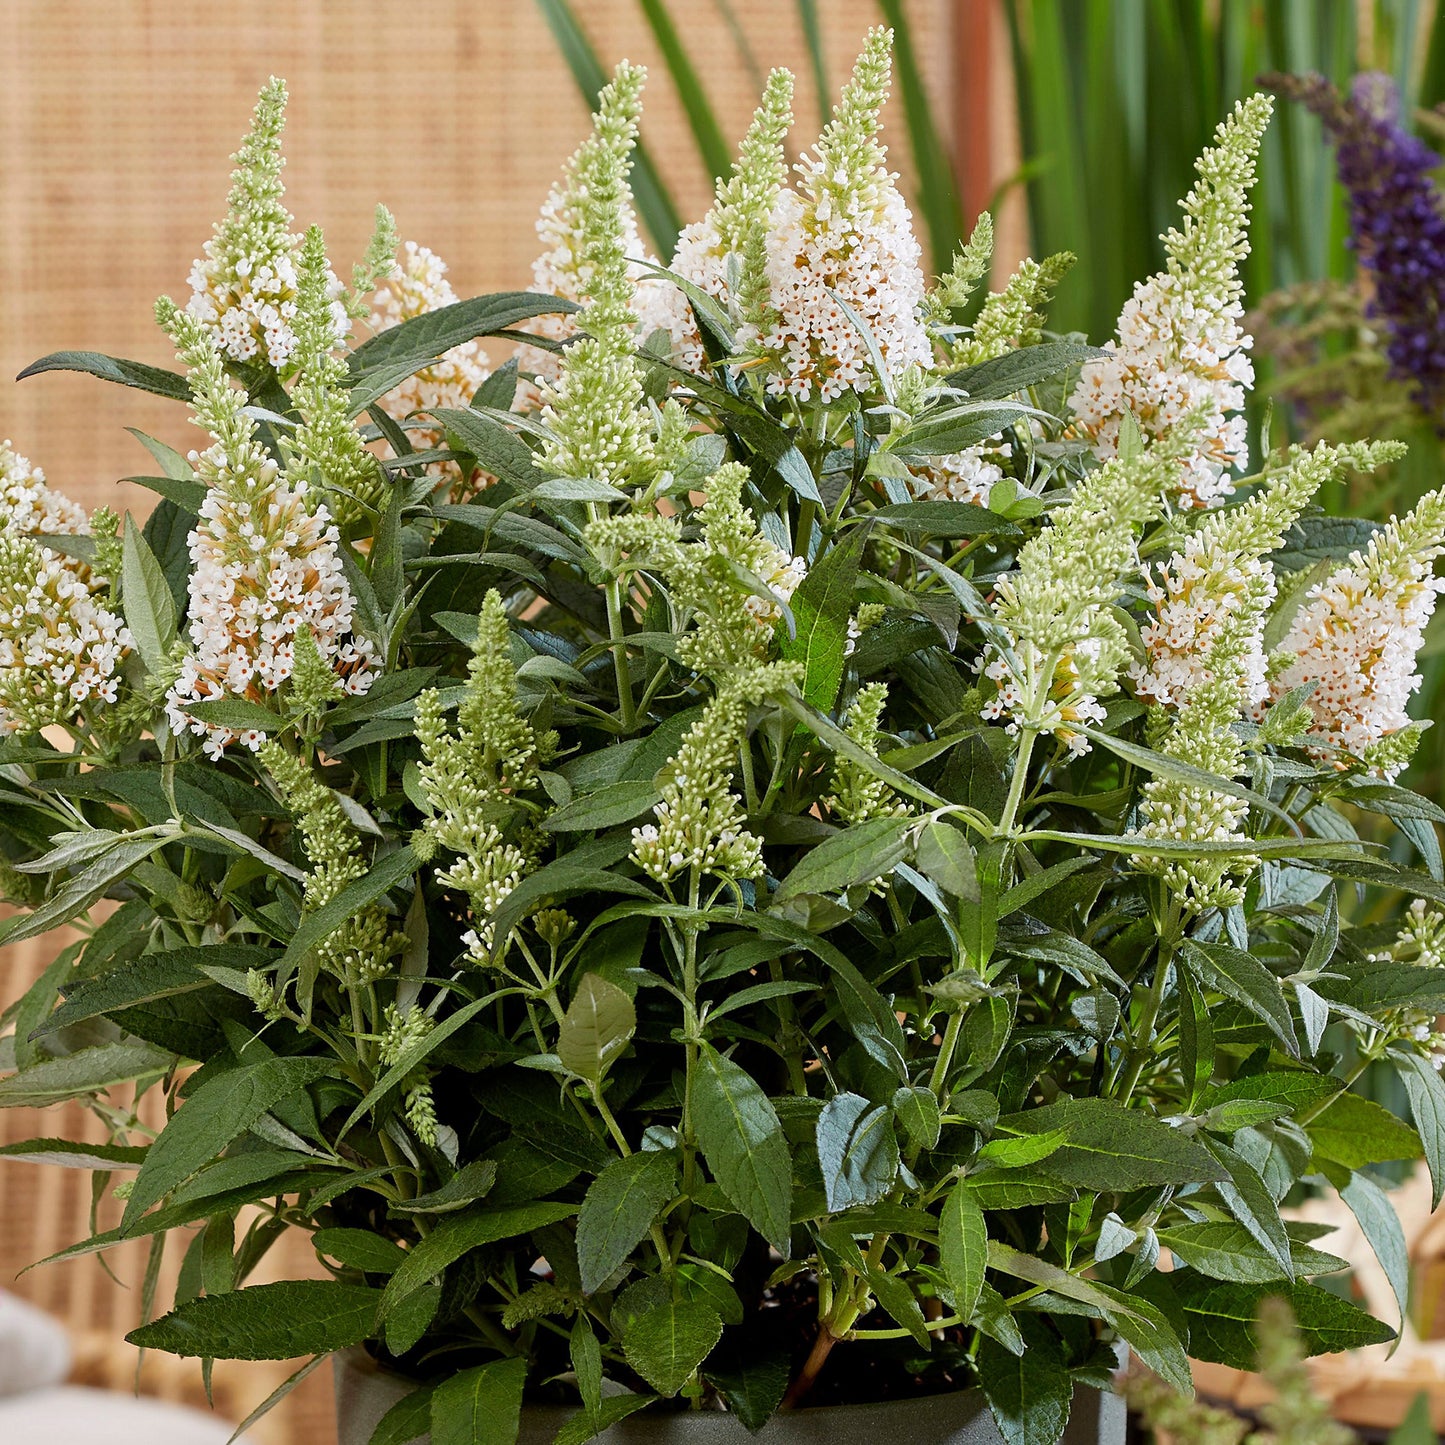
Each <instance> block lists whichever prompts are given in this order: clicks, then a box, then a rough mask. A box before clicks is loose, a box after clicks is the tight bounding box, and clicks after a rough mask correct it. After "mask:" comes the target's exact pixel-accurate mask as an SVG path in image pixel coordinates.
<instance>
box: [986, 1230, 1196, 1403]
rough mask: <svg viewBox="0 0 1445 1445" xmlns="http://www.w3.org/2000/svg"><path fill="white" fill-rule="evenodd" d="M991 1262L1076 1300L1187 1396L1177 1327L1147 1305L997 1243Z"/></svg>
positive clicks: (992, 1243)
mask: <svg viewBox="0 0 1445 1445" xmlns="http://www.w3.org/2000/svg"><path fill="white" fill-rule="evenodd" d="M988 1262H989V1264H990V1265H991V1266H992V1267H993V1268H994V1269H997V1270H1001V1271H1003V1273H1005V1274H1011V1275H1013V1276H1014V1277H1015V1278H1017V1279H1026V1280H1028V1281H1030V1283H1032V1284H1040V1285H1043V1286H1045V1287H1046V1288H1047V1289H1048V1290H1049V1291H1050V1292H1051V1293H1053V1294H1056V1295H1059V1296H1061V1297H1062V1298H1063V1299H1069V1300H1075V1301H1077V1302H1078V1303H1080V1304H1083V1305H1085V1306H1087V1307H1088V1309H1089V1311H1090V1312H1091V1313H1093V1314H1095V1315H1097V1316H1098V1317H1099V1318H1101V1319H1103V1320H1106V1321H1107V1322H1108V1323H1109V1324H1111V1325H1113V1327H1114V1328H1115V1330H1117V1331H1118V1333H1119V1334H1120V1335H1122V1336H1123V1337H1124V1338H1125V1339H1126V1340H1127V1341H1128V1342H1129V1343H1130V1344H1131V1345H1133V1346H1134V1348H1135V1350H1136V1351H1137V1352H1138V1354H1139V1356H1140V1358H1141V1359H1142V1360H1143V1361H1144V1363H1145V1364H1147V1365H1148V1366H1149V1368H1150V1369H1152V1370H1153V1371H1154V1372H1155V1373H1156V1374H1158V1375H1161V1376H1162V1377H1163V1378H1164V1379H1165V1380H1167V1381H1168V1382H1169V1384H1170V1386H1171V1387H1172V1388H1174V1389H1175V1390H1178V1391H1180V1392H1181V1393H1182V1394H1185V1395H1188V1394H1191V1393H1192V1392H1193V1387H1194V1382H1193V1380H1192V1378H1191V1376H1190V1373H1189V1360H1188V1358H1187V1357H1186V1355H1185V1353H1184V1347H1183V1345H1181V1344H1180V1342H1179V1337H1178V1336H1177V1335H1176V1334H1175V1333H1174V1330H1173V1327H1172V1326H1171V1325H1170V1324H1169V1322H1168V1321H1167V1320H1166V1319H1165V1318H1164V1316H1163V1315H1162V1314H1161V1313H1160V1312H1159V1310H1157V1309H1156V1308H1155V1307H1154V1306H1153V1305H1152V1304H1150V1303H1149V1302H1148V1301H1147V1300H1144V1299H1140V1298H1138V1297H1137V1296H1135V1295H1131V1294H1128V1293H1126V1292H1125V1291H1123V1290H1117V1289H1112V1288H1110V1287H1109V1286H1108V1285H1104V1284H1100V1283H1098V1282H1097V1281H1095V1280H1091V1279H1082V1278H1080V1277H1079V1276H1078V1275H1076V1274H1072V1273H1070V1272H1069V1271H1068V1270H1065V1269H1060V1268H1059V1267H1058V1265H1055V1264H1050V1263H1049V1262H1048V1261H1047V1260H1042V1259H1037V1258H1035V1257H1034V1256H1033V1255H1030V1254H1023V1253H1021V1252H1020V1251H1018V1250H1016V1249H1014V1248H1012V1247H1011V1246H1009V1245H1007V1244H1003V1243H1001V1242H1000V1241H998V1240H990V1241H989V1244H988Z"/></svg>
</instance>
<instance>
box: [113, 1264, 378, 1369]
mask: <svg viewBox="0 0 1445 1445" xmlns="http://www.w3.org/2000/svg"><path fill="white" fill-rule="evenodd" d="M380 1301H381V1291H380V1290H379V1289H368V1288H366V1287H365V1286H364V1285H355V1284H340V1283H338V1282H337V1281H335V1280H321V1279H295V1280H284V1281H282V1282H281V1283H279V1284H258V1285H252V1286H251V1287H250V1288H249V1289H238V1290H233V1291H232V1292H231V1293H230V1294H218V1295H205V1296H202V1297H201V1298H200V1299H193V1300H188V1301H187V1302H186V1303H185V1304H183V1305H181V1306H180V1308H179V1309H175V1310H172V1311H171V1313H170V1314H168V1315H164V1316H162V1317H161V1318H160V1319H158V1320H155V1321H153V1322H152V1323H151V1324H148V1325H142V1326H141V1327H140V1329H138V1330H132V1331H131V1332H130V1334H128V1335H127V1336H126V1339H127V1341H129V1343H131V1344H133V1345H136V1346H138V1347H139V1348H141V1349H143V1350H165V1351H166V1352H167V1353H168V1354H172V1355H198V1356H200V1357H201V1358H202V1359H206V1360H291V1359H295V1358H296V1357H297V1356H299V1355H324V1354H329V1353H330V1352H331V1351H333V1350H345V1349H349V1348H350V1347H351V1346H352V1345H359V1344H360V1343H361V1342H362V1341H363V1340H364V1339H366V1338H368V1337H369V1336H370V1335H371V1334H372V1333H373V1332H374V1330H375V1327H376V1309H377V1305H378V1304H379V1303H380Z"/></svg>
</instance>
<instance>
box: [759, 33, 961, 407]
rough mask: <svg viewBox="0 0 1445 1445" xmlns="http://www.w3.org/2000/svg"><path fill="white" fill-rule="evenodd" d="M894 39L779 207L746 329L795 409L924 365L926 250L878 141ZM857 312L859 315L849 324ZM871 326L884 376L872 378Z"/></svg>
mask: <svg viewBox="0 0 1445 1445" xmlns="http://www.w3.org/2000/svg"><path fill="white" fill-rule="evenodd" d="M892 41H893V35H892V32H891V31H889V30H886V29H882V28H877V29H874V30H872V31H870V32H869V35H868V40H867V43H866V45H865V47H864V50H863V53H862V54H861V55H860V56H859V57H858V63H857V65H856V67H855V68H854V71H853V76H852V79H851V80H850V81H849V83H848V85H847V86H846V87H845V88H844V91H843V94H842V96H841V98H840V99H839V102H838V105H837V107H836V108H835V109H834V111H833V119H832V121H831V122H830V123H829V125H828V126H827V128H826V129H825V130H824V132H823V134H822V136H821V137H820V138H819V140H818V142H817V144H816V145H815V146H814V147H813V153H812V154H811V155H809V156H807V157H805V158H804V159H803V160H802V161H800V162H799V163H798V166H797V167H796V169H797V173H798V187H797V189H795V190H793V189H789V190H784V191H781V192H780V193H779V195H778V198H777V200H776V202H775V203H774V205H773V215H772V224H771V227H770V231H769V236H768V242H767V280H768V293H767V298H766V309H767V312H768V315H767V317H766V319H765V320H763V321H762V322H761V323H760V324H758V323H749V324H747V325H745V326H743V327H742V328H741V329H740V330H739V332H738V346H739V349H740V350H742V351H745V352H751V353H756V354H757V355H759V356H761V357H762V358H764V361H765V370H766V375H767V389H768V391H769V392H770V393H772V394H773V395H774V396H790V397H794V398H796V399H797V400H798V401H799V402H808V401H811V400H813V399H814V398H816V399H817V400H818V401H821V402H825V403H826V402H830V401H834V400H836V399H837V398H838V397H839V396H841V395H842V394H843V393H844V392H845V391H848V390H853V391H858V392H868V391H872V390H875V389H876V388H877V387H878V386H879V384H880V382H882V383H884V384H885V386H886V384H887V383H889V382H891V381H892V379H893V378H894V377H896V376H897V375H898V374H899V373H901V372H902V370H903V369H904V368H905V367H907V366H910V365H918V366H928V365H929V364H930V363H931V361H932V359H933V348H932V346H931V344H930V343H929V339H928V333H927V331H926V330H925V329H924V325H923V319H922V311H923V300H924V278H923V268H922V252H921V250H920V248H919V245H918V240H917V238H916V237H915V236H914V234H913V218H912V216H911V215H910V214H909V211H908V207H907V205H906V204H905V203H904V200H903V197H902V196H901V195H900V194H899V192H898V187H897V185H896V184H895V182H896V180H897V177H896V176H895V175H894V174H893V173H892V172H891V171H889V169H888V165H887V153H886V152H885V150H884V149H883V146H882V145H881V144H880V142H879V140H878V118H879V112H880V111H881V110H882V107H883V102H884V101H885V100H886V99H887V95H888V83H889V76H890V70H891V60H890V54H889V50H890V47H891V45H892ZM850 312H851V315H850ZM864 328H866V330H867V332H868V333H871V336H872V340H873V343H874V345H875V346H876V348H877V352H878V354H879V356H880V357H881V360H882V365H883V368H884V370H885V372H886V373H887V375H886V376H884V377H882V378H879V377H877V376H876V375H875V368H874V363H873V361H872V359H871V356H870V347H869V342H868V336H867V335H865V330H864Z"/></svg>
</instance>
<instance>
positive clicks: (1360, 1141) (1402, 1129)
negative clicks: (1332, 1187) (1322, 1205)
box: [1305, 1094, 1424, 1169]
mask: <svg viewBox="0 0 1445 1445" xmlns="http://www.w3.org/2000/svg"><path fill="white" fill-rule="evenodd" d="M1305 1132H1306V1133H1308V1134H1309V1136H1310V1142H1311V1143H1312V1144H1313V1145H1314V1147H1315V1153H1316V1155H1318V1156H1319V1157H1320V1158H1322V1159H1329V1160H1332V1161H1333V1162H1334V1163H1336V1164H1343V1165H1344V1167H1345V1168H1346V1169H1363V1168H1364V1167H1365V1165H1367V1164H1383V1163H1385V1162H1386V1161H1387V1160H1391V1159H1418V1158H1420V1156H1421V1154H1422V1153H1423V1152H1424V1150H1423V1147H1422V1145H1421V1143H1420V1136H1419V1135H1418V1134H1416V1132H1415V1131H1414V1130H1413V1129H1412V1128H1411V1127H1410V1126H1409V1125H1408V1124H1405V1123H1403V1122H1402V1121H1401V1120H1399V1119H1397V1118H1396V1117H1395V1116H1394V1115H1393V1114H1392V1113H1391V1112H1390V1111H1389V1110H1388V1109H1386V1108H1385V1107H1384V1106H1383V1105H1382V1104H1377V1103H1375V1101H1374V1100H1373V1099H1366V1098H1363V1097H1361V1096H1360V1095H1359V1094H1340V1095H1338V1096H1337V1097H1336V1098H1335V1099H1334V1101H1333V1102H1332V1103H1330V1104H1329V1105H1328V1106H1327V1107H1326V1108H1325V1109H1323V1110H1322V1111H1321V1112H1320V1113H1319V1114H1317V1115H1316V1116H1315V1117H1314V1118H1313V1119H1312V1120H1311V1121H1310V1122H1309V1124H1308V1125H1307V1126H1306V1130H1305Z"/></svg>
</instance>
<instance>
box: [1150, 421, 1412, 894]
mask: <svg viewBox="0 0 1445 1445" xmlns="http://www.w3.org/2000/svg"><path fill="white" fill-rule="evenodd" d="M1401 451H1402V448H1401V447H1400V446H1399V445H1398V444H1393V443H1389V442H1384V443H1376V444H1374V445H1371V444H1368V443H1360V444H1357V445H1352V446H1344V447H1331V446H1325V445H1320V446H1317V447H1315V448H1314V450H1313V451H1310V452H1302V453H1296V454H1295V455H1294V456H1293V457H1292V458H1291V461H1290V464H1289V466H1288V467H1287V468H1286V469H1285V470H1284V471H1283V472H1282V473H1281V474H1279V475H1277V476H1275V477H1273V478H1272V479H1271V480H1270V481H1269V482H1268V483H1267V484H1266V485H1265V486H1264V488H1263V489H1262V490H1261V491H1260V492H1258V493H1257V494H1256V495H1255V496H1254V497H1252V498H1250V500H1249V501H1247V502H1245V503H1244V504H1243V505H1242V506H1238V507H1234V508H1231V509H1230V510H1228V511H1218V512H1214V513H1211V514H1210V516H1209V517H1208V518H1207V519H1206V520H1205V521H1204V523H1203V525H1202V526H1201V527H1200V528H1199V530H1198V531H1197V532H1195V533H1194V534H1193V535H1192V536H1191V537H1189V539H1188V540H1187V541H1186V543H1185V546H1184V550H1183V551H1182V552H1176V553H1175V554H1174V556H1173V557H1171V558H1170V559H1169V561H1168V562H1167V563H1166V564H1164V566H1162V567H1160V568H1158V569H1157V570H1156V571H1152V572H1146V574H1145V575H1146V580H1147V584H1148V595H1149V598H1150V600H1151V601H1152V602H1153V603H1154V605H1155V608H1156V614H1155V618H1154V620H1153V621H1151V622H1150V623H1148V624H1147V625H1146V626H1145V627H1144V628H1143V629H1142V641H1143V643H1144V647H1145V652H1146V658H1147V661H1146V662H1145V663H1144V664H1143V665H1142V666H1141V665H1138V664H1136V666H1135V669H1134V674H1133V676H1134V682H1135V688H1136V690H1137V692H1138V694H1139V696H1140V697H1142V698H1145V699H1146V700H1148V701H1151V702H1154V703H1155V704H1158V705H1162V706H1161V712H1160V713H1159V714H1156V715H1155V716H1153V717H1151V719H1150V725H1151V729H1152V730H1153V731H1154V732H1159V731H1160V730H1161V729H1162V736H1160V737H1159V738H1158V739H1157V743H1156V745H1157V748H1158V751H1160V752H1161V753H1163V754H1164V755H1165V756H1166V757H1171V758H1174V759H1176V760H1178V761H1179V762H1182V763H1187V764H1188V765H1189V766H1191V767H1195V768H1201V769H1203V770H1204V771H1205V772H1208V773H1213V774H1215V775H1216V776H1217V777H1221V778H1227V779H1233V778H1236V777H1238V776H1239V774H1240V773H1242V772H1243V771H1244V768H1245V762H1246V757H1245V748H1244V742H1243V739H1242V738H1241V737H1240V736H1239V734H1238V732H1237V731H1236V730H1235V724H1236V723H1238V722H1239V720H1240V718H1241V716H1242V715H1243V714H1244V713H1245V712H1248V711H1251V710H1257V709H1258V707H1259V705H1260V704H1261V703H1262V702H1263V701H1264V699H1265V697H1266V696H1267V694H1268V692H1269V684H1268V682H1267V680H1266V669H1267V664H1266V660H1265V655H1264V626H1265V620H1266V616H1267V614H1268V612H1269V609H1270V608H1271V607H1272V606H1273V604H1274V601H1275V595H1276V587H1275V579H1274V571H1273V568H1272V567H1271V565H1270V563H1269V561H1268V556H1269V554H1270V553H1271V552H1273V551H1275V550H1276V549H1277V548H1278V547H1279V545H1280V543H1281V542H1282V541H1283V540H1284V535H1285V533H1286V531H1288V529H1289V528H1290V526H1292V525H1293V523H1294V521H1295V519H1296V518H1297V517H1298V516H1299V515H1300V513H1301V511H1303V509H1304V507H1305V505H1306V504H1307V503H1308V502H1309V500H1310V498H1311V497H1313V496H1314V494H1315V493H1316V492H1317V491H1318V490H1319V488H1320V487H1321V486H1322V485H1323V484H1324V483H1325V481H1327V480H1328V479H1329V478H1331V477H1332V476H1334V475H1336V474H1338V473H1339V472H1342V471H1344V470H1346V469H1347V468H1352V469H1355V470H1360V471H1368V470H1370V469H1372V468H1373V467H1376V466H1379V465H1381V464H1382V463H1384V462H1387V461H1392V460H1394V459H1396V458H1397V457H1398V456H1399V455H1400V454H1401ZM1164 709H1167V710H1168V711H1167V713H1166V712H1164V711H1163V710H1164ZM1248 815H1249V804H1248V803H1247V802H1246V801H1245V800H1243V799H1241V798H1239V797H1236V796H1235V795H1233V794H1231V793H1226V792H1222V791H1220V790H1219V789H1217V788H1210V787H1209V786H1207V785H1206V784H1204V783H1194V782H1186V781H1181V780H1180V779H1178V778H1175V777H1169V776H1167V775H1161V776H1158V777H1154V778H1151V779H1150V780H1149V781H1148V782H1147V783H1146V784H1145V785H1144V807H1143V821H1142V824H1141V826H1140V829H1139V831H1140V833H1141V834H1142V835H1143V836H1145V837H1149V838H1160V839H1164V840H1167V841H1170V842H1186V843H1192V842H1198V841H1204V842H1215V843H1242V842H1244V841H1246V835H1245V832H1244V824H1245V820H1246V819H1247V817H1248ZM1135 861H1136V863H1137V865H1138V866H1139V868H1140V870H1141V871H1143V872H1149V873H1155V874H1158V875H1159V876H1160V877H1162V878H1163V879H1164V880H1165V882H1166V883H1167V884H1168V885H1169V887H1170V888H1171V889H1172V890H1173V891H1174V893H1175V894H1176V896H1177V897H1178V898H1179V900H1180V902H1181V903H1182V904H1183V906H1184V907H1185V908H1186V909H1187V910H1189V911H1192V912H1202V911H1203V910H1205V909H1207V908H1216V907H1227V906H1229V905H1230V904H1233V903H1237V902H1239V901H1240V899H1241V898H1242V897H1243V882H1244V880H1245V879H1246V878H1247V877H1248V876H1249V874H1250V873H1251V872H1252V871H1253V869H1254V868H1255V866H1256V864H1257V860H1256V859H1255V858H1254V856H1253V855H1251V854H1247V853H1246V854H1238V855H1235V856H1233V857H1230V856H1220V855H1201V856H1199V857H1197V858H1191V859H1170V858H1157V857H1156V858H1150V857H1140V858H1136V860H1135Z"/></svg>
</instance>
